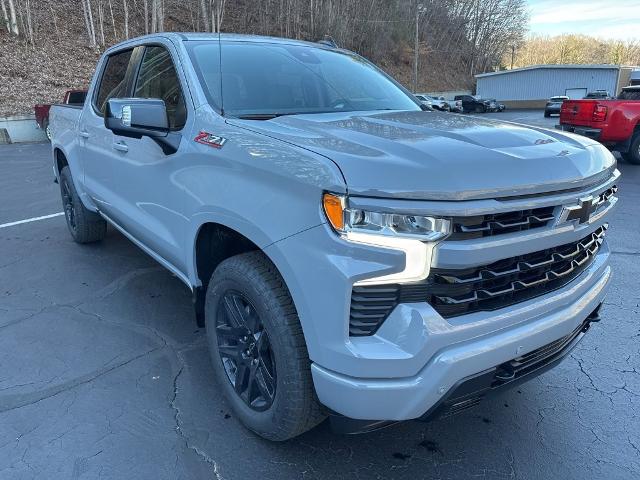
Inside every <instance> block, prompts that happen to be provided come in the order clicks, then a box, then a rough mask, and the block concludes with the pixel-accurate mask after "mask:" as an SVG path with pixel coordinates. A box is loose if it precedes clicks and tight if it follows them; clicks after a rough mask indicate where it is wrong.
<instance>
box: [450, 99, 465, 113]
mask: <svg viewBox="0 0 640 480" xmlns="http://www.w3.org/2000/svg"><path fill="white" fill-rule="evenodd" d="M449 107H450V109H451V111H452V112H455V113H463V112H464V109H463V108H462V100H449Z"/></svg>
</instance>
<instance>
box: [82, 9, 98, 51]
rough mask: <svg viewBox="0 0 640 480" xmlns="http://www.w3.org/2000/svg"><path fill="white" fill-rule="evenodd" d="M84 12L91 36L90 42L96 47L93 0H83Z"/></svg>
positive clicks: (85, 22) (88, 33)
mask: <svg viewBox="0 0 640 480" xmlns="http://www.w3.org/2000/svg"><path fill="white" fill-rule="evenodd" d="M82 13H83V14H84V24H85V27H86V29H87V36H88V37H89V44H90V45H91V46H92V47H96V45H97V44H96V27H95V24H94V22H93V11H92V9H91V0H82Z"/></svg>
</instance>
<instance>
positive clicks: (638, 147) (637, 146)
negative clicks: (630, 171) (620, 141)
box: [625, 133, 640, 165]
mask: <svg viewBox="0 0 640 480" xmlns="http://www.w3.org/2000/svg"><path fill="white" fill-rule="evenodd" d="M625 157H626V159H627V161H628V162H629V163H631V164H633V165H640V133H637V134H636V135H635V137H634V138H633V140H632V141H631V146H630V147H629V152H627V154H626V155H625Z"/></svg>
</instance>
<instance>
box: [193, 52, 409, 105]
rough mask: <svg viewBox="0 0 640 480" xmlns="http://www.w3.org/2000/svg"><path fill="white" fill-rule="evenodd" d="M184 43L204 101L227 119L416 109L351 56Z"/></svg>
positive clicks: (374, 71)
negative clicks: (220, 109) (203, 91)
mask: <svg viewBox="0 0 640 480" xmlns="http://www.w3.org/2000/svg"><path fill="white" fill-rule="evenodd" d="M188 43H189V45H188V48H189V51H190V55H191V58H192V60H193V63H194V66H195V67H196V70H197V71H198V74H199V76H200V77H201V82H202V84H203V87H204V88H205V89H206V90H208V92H207V93H208V96H209V100H210V102H211V103H212V104H217V103H218V101H219V100H218V98H219V97H221V98H220V102H221V103H222V104H223V105H222V106H223V107H224V111H225V114H227V115H229V116H235V117H245V116H246V117H250V116H253V115H257V116H259V115H265V116H269V115H273V116H277V115H292V114H300V113H326V112H351V111H373V110H420V106H419V105H418V104H417V103H416V101H415V100H414V99H413V97H410V96H409V95H408V94H407V93H406V92H405V91H404V90H402V89H401V88H400V87H399V86H398V85H397V84H395V83H394V82H393V81H392V80H391V79H389V78H388V77H387V76H386V75H384V74H383V73H382V72H381V71H380V70H378V68H376V67H375V66H374V65H372V64H371V63H369V62H367V61H366V60H364V59H363V58H361V57H359V56H357V55H354V54H350V53H345V52H340V51H335V50H328V49H324V48H315V47H311V46H304V45H289V44H278V43H249V42H224V43H222V51H221V52H220V50H219V47H218V42H188ZM219 63H221V64H222V68H221V71H222V75H220V68H219V65H218V64H219Z"/></svg>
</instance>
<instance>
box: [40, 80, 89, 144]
mask: <svg viewBox="0 0 640 480" xmlns="http://www.w3.org/2000/svg"><path fill="white" fill-rule="evenodd" d="M86 96H87V91H86V90H67V91H66V92H65V94H64V97H63V99H62V104H63V105H84V99H85V97H86ZM50 110H51V104H48V103H38V104H37V105H35V106H34V107H33V112H34V114H35V117H36V125H37V126H38V128H41V129H42V130H44V132H45V133H46V135H47V138H48V139H49V140H51V130H50V129H49V111H50Z"/></svg>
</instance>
